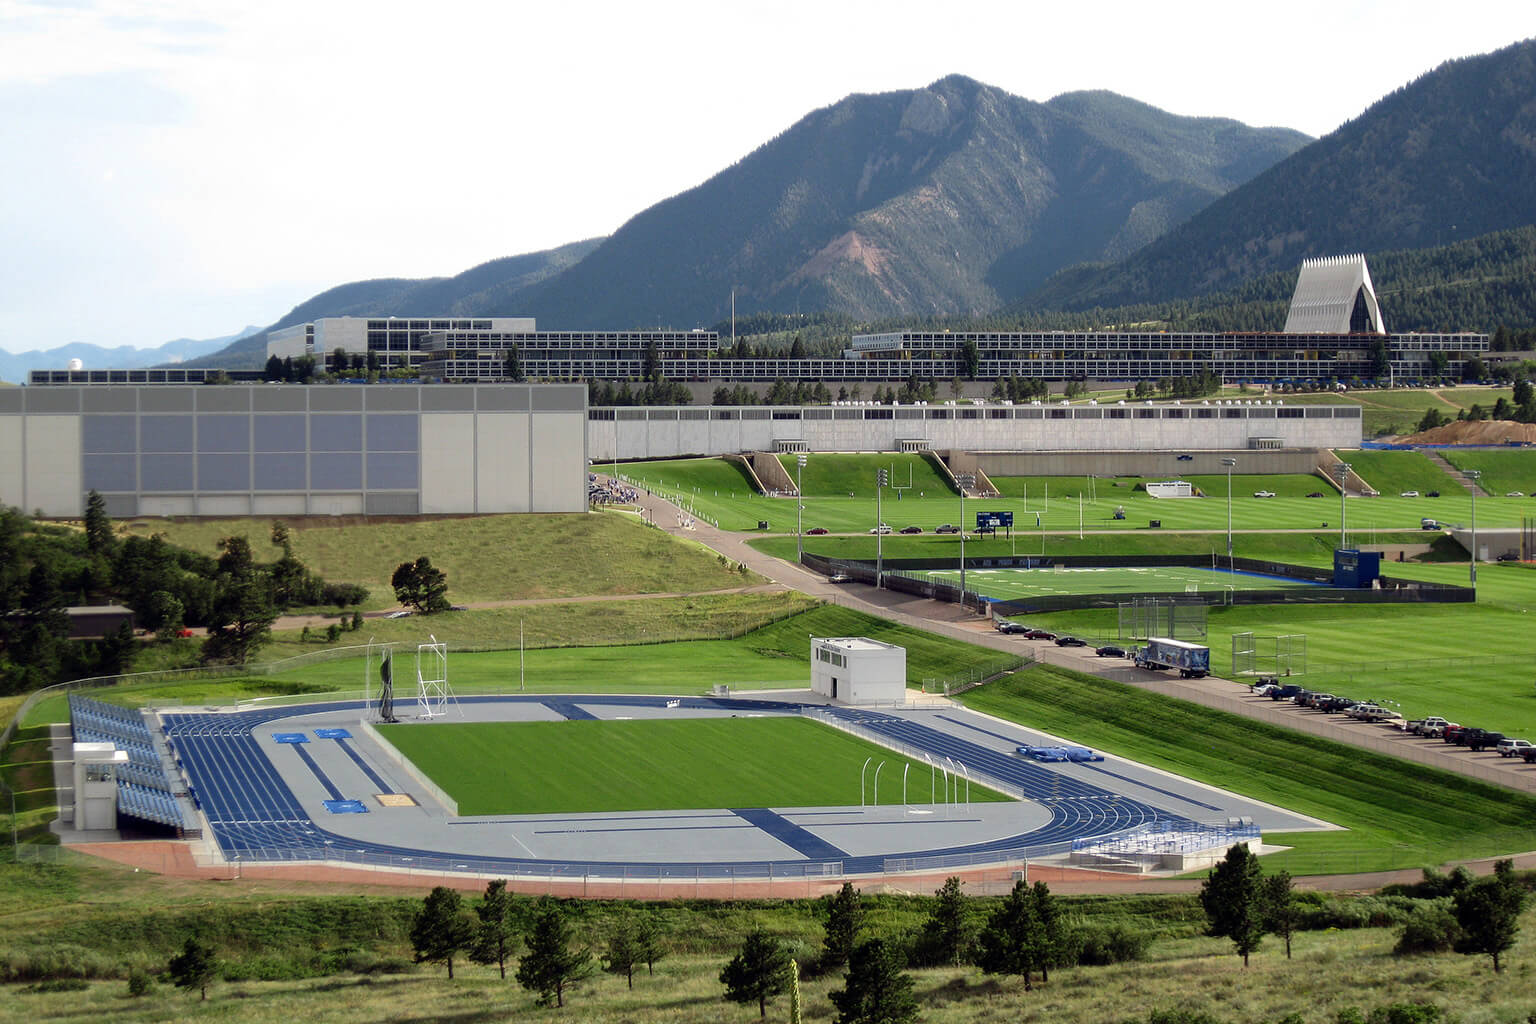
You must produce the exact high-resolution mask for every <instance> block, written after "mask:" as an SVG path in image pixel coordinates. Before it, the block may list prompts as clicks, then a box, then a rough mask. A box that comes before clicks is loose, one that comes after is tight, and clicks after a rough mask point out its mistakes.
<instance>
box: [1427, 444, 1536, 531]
mask: <svg viewBox="0 0 1536 1024" xmlns="http://www.w3.org/2000/svg"><path fill="white" fill-rule="evenodd" d="M1441 454H1442V455H1443V456H1445V461H1447V462H1449V463H1450V464H1451V465H1453V466H1455V467H1456V468H1457V469H1460V470H1468V469H1475V470H1477V471H1479V472H1480V473H1482V474H1483V478H1482V480H1480V481H1479V483H1480V484H1481V485H1482V488H1483V490H1485V491H1487V492H1488V493H1489V494H1507V493H1508V492H1510V491H1519V492H1521V493H1522V494H1526V495H1530V494H1536V449H1533V448H1518V449H1503V450H1489V449H1486V448H1478V449H1474V450H1470V451H1456V450H1454V449H1449V448H1447V449H1443V450H1442V451H1441ZM1531 514H1532V515H1536V505H1533V506H1532V508H1531Z"/></svg>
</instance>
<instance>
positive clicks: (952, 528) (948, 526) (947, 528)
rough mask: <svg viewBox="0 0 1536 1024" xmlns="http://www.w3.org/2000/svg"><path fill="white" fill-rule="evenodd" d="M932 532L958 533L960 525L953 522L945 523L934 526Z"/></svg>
mask: <svg viewBox="0 0 1536 1024" xmlns="http://www.w3.org/2000/svg"><path fill="white" fill-rule="evenodd" d="M933 532H934V533H959V532H960V527H958V526H956V525H955V524H954V523H945V524H944V525H943V526H940V527H937V528H935V529H934V531H933Z"/></svg>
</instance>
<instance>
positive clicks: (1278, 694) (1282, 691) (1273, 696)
mask: <svg viewBox="0 0 1536 1024" xmlns="http://www.w3.org/2000/svg"><path fill="white" fill-rule="evenodd" d="M1302 689H1303V687H1302V686H1301V685H1300V684H1298V683H1286V684H1285V685H1284V686H1282V687H1280V688H1279V689H1278V690H1271V691H1270V692H1269V699H1270V700H1290V699H1291V698H1293V697H1295V696H1296V695H1297V694H1298V693H1300V692H1301V691H1302Z"/></svg>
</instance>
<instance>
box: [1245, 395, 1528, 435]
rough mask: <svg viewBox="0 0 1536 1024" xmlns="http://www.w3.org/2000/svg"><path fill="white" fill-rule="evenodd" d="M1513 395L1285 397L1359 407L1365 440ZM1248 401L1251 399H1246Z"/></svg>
mask: <svg viewBox="0 0 1536 1024" xmlns="http://www.w3.org/2000/svg"><path fill="white" fill-rule="evenodd" d="M1512 394H1513V392H1512V391H1511V390H1510V389H1509V388H1501V387H1482V386H1467V387H1456V388H1434V389H1428V388H1398V389H1394V390H1391V391H1377V390H1364V391H1345V392H1340V393H1332V392H1328V393H1319V394H1312V395H1286V396H1285V401H1286V403H1287V404H1289V405H1358V406H1359V407H1360V413H1361V426H1362V429H1363V430H1364V432H1365V436H1366V437H1376V436H1378V435H1381V434H1410V433H1412V432H1413V431H1414V430H1415V428H1417V426H1418V424H1419V421H1420V420H1421V419H1423V418H1424V414H1425V413H1426V412H1428V411H1429V410H1430V409H1434V410H1436V411H1438V412H1439V413H1441V414H1442V415H1444V416H1447V417H1449V418H1451V419H1455V418H1456V413H1457V411H1458V410H1461V409H1470V408H1472V406H1474V405H1480V406H1482V407H1483V408H1484V409H1485V410H1487V409H1492V408H1493V405H1494V403H1495V402H1497V401H1498V400H1499V399H1500V398H1501V397H1502V398H1505V399H1508V398H1510V397H1512ZM1222 397H1227V398H1239V397H1243V396H1241V395H1239V394H1238V393H1237V392H1236V391H1230V390H1229V391H1227V392H1223V395H1222ZM1249 397H1251V396H1249Z"/></svg>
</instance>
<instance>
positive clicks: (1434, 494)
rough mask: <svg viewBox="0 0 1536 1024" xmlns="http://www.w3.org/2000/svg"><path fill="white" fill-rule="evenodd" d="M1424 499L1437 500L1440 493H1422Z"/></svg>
mask: <svg viewBox="0 0 1536 1024" xmlns="http://www.w3.org/2000/svg"><path fill="white" fill-rule="evenodd" d="M1424 497H1426V498H1438V497H1440V492H1439V491H1425V492H1424Z"/></svg>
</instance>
